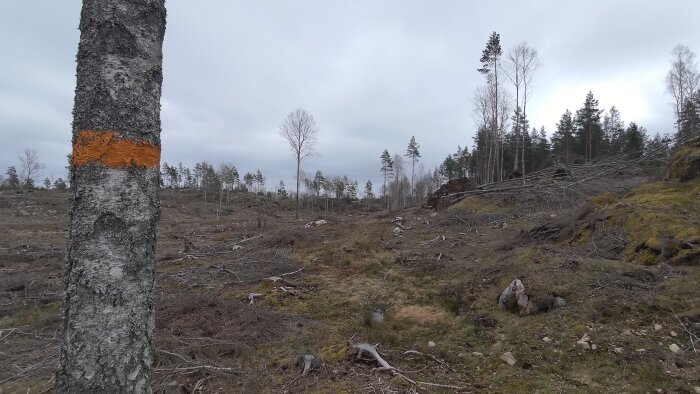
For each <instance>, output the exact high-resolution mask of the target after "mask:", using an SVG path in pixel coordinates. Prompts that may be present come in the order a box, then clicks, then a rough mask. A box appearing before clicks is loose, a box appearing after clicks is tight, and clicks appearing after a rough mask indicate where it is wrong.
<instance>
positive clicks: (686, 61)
mask: <svg viewBox="0 0 700 394" xmlns="http://www.w3.org/2000/svg"><path fill="white" fill-rule="evenodd" d="M699 85H700V72H699V71H698V65H697V63H696V62H695V53H694V52H693V51H691V50H690V48H688V47H687V46H685V45H680V44H679V45H676V46H675V47H674V48H673V50H672V51H671V69H670V70H669V71H668V73H667V74H666V92H668V93H669V94H670V95H671V96H672V97H673V104H674V107H675V110H676V124H677V127H678V128H679V129H680V124H679V123H678V120H679V119H680V117H681V111H682V109H683V104H684V103H685V100H686V99H691V100H692V96H693V94H694V93H695V92H696V91H697V89H698V86H699Z"/></svg>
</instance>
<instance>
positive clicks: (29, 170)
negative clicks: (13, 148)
mask: <svg viewBox="0 0 700 394" xmlns="http://www.w3.org/2000/svg"><path fill="white" fill-rule="evenodd" d="M19 161H20V163H21V164H22V175H24V187H25V188H26V189H29V188H30V187H32V185H33V184H34V177H35V176H36V175H37V174H38V173H39V171H41V170H42V169H43V168H44V164H43V163H41V162H40V161H39V155H37V153H36V151H35V150H34V149H29V148H27V149H25V150H24V153H22V154H21V155H19Z"/></svg>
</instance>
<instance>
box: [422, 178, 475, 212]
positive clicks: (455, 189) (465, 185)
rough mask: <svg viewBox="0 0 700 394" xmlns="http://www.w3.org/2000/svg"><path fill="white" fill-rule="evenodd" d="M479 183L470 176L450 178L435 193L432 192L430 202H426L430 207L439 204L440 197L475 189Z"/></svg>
mask: <svg viewBox="0 0 700 394" xmlns="http://www.w3.org/2000/svg"><path fill="white" fill-rule="evenodd" d="M476 187H477V184H476V183H475V182H474V181H472V180H471V179H469V178H456V179H450V180H449V181H447V183H445V184H444V185H442V186H440V188H439V189H437V190H436V191H435V193H433V194H431V195H430V197H429V198H428V202H427V203H426V204H425V205H426V206H427V207H429V208H435V207H437V206H438V204H439V202H440V199H442V198H444V197H445V196H448V195H450V194H454V193H462V192H466V191H470V190H475V189H476Z"/></svg>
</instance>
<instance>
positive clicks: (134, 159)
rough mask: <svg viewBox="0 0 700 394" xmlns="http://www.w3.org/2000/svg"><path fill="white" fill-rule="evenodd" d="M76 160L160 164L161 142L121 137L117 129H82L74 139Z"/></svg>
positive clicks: (118, 164) (119, 165)
mask: <svg viewBox="0 0 700 394" xmlns="http://www.w3.org/2000/svg"><path fill="white" fill-rule="evenodd" d="M71 160H72V164H73V165H74V166H75V167H80V166H82V165H84V164H87V163H99V164H103V165H105V166H107V167H111V168H122V167H146V168H150V167H159V166H160V146H155V145H151V144H149V143H148V142H135V141H131V140H126V139H121V138H119V134H118V133H117V132H116V131H110V130H105V131H93V130H81V131H79V132H78V136H77V137H76V139H75V142H74V143H73V156H72V158H71Z"/></svg>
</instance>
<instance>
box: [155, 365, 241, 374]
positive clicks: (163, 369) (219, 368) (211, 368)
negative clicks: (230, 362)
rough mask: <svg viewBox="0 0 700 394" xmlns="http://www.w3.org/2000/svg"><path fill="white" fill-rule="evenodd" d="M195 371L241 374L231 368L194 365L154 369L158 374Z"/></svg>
mask: <svg viewBox="0 0 700 394" xmlns="http://www.w3.org/2000/svg"><path fill="white" fill-rule="evenodd" d="M196 369H208V370H210V371H221V372H230V373H235V374H243V373H242V372H241V371H236V370H235V369H233V368H227V367H217V366H215V365H204V364H202V365H195V366H192V367H174V368H156V371H159V372H183V371H192V370H196Z"/></svg>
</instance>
